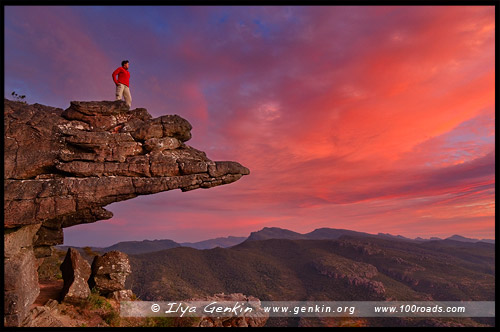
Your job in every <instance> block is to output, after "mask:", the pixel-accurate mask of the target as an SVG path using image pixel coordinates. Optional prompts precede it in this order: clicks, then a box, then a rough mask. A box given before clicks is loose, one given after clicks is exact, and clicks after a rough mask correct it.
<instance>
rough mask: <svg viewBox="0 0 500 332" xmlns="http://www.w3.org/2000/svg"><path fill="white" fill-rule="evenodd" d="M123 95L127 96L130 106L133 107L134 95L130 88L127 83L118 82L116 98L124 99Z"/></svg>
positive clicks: (126, 99)
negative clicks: (131, 93)
mask: <svg viewBox="0 0 500 332" xmlns="http://www.w3.org/2000/svg"><path fill="white" fill-rule="evenodd" d="M122 97H124V98H125V102H126V103H127V105H128V107H131V106H132V96H131V95H130V89H129V88H128V86H126V85H125V84H121V83H118V85H117V86H116V100H122Z"/></svg>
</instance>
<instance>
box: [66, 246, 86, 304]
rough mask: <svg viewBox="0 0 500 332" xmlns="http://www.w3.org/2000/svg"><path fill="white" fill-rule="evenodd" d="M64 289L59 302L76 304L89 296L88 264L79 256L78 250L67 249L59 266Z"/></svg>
mask: <svg viewBox="0 0 500 332" xmlns="http://www.w3.org/2000/svg"><path fill="white" fill-rule="evenodd" d="M61 272H62V277H63V279H64V287H63V290H62V294H61V301H66V302H78V301H82V300H86V299H87V297H88V296H89V295H90V288H89V284H88V280H89V278H90V264H89V263H88V262H87V261H86V260H85V259H84V258H83V257H82V256H81V255H80V253H79V252H78V250H76V249H74V248H69V249H68V252H67V254H66V257H65V258H64V261H63V262H62V264H61Z"/></svg>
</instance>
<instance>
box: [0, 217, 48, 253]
mask: <svg viewBox="0 0 500 332" xmlns="http://www.w3.org/2000/svg"><path fill="white" fill-rule="evenodd" d="M40 226H41V225H40V224H35V225H29V226H25V227H17V228H11V229H6V230H5V232H4V241H3V242H4V256H5V257H12V256H14V255H16V254H17V253H19V251H20V250H21V249H22V248H29V247H32V246H33V240H34V237H35V235H36V233H37V232H38V229H39V228H40Z"/></svg>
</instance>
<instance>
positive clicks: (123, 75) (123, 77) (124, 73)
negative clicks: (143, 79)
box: [113, 67, 130, 86]
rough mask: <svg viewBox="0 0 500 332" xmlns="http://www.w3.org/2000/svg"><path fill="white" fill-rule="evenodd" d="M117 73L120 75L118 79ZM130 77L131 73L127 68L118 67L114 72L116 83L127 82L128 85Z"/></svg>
mask: <svg viewBox="0 0 500 332" xmlns="http://www.w3.org/2000/svg"><path fill="white" fill-rule="evenodd" d="M116 75H118V80H117V79H116ZM129 79H130V73H129V71H128V70H127V69H125V68H123V67H118V68H117V69H116V70H115V71H114V72H113V81H115V84H118V83H121V84H125V85H126V86H128V80H129Z"/></svg>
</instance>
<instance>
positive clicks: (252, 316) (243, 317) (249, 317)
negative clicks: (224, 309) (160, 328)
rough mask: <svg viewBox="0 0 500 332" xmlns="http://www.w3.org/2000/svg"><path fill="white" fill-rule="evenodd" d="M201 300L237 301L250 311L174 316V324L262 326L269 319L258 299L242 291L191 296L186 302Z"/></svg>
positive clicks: (179, 325)
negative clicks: (250, 309) (249, 308)
mask: <svg viewBox="0 0 500 332" xmlns="http://www.w3.org/2000/svg"><path fill="white" fill-rule="evenodd" d="M198 301H200V302H203V303H212V302H217V303H218V304H223V303H236V302H237V303H239V304H242V305H243V306H244V307H247V305H246V304H251V305H248V307H251V308H252V309H253V310H252V311H251V312H245V311H242V312H239V311H237V312H236V313H231V314H230V315H228V314H224V315H222V314H217V313H215V314H209V313H207V314H206V315H203V316H201V317H197V319H192V318H186V317H175V319H174V326H178V327H262V326H264V325H265V324H266V322H267V320H268V319H269V313H268V312H265V311H264V310H263V309H262V308H261V306H260V300H259V299H258V298H256V297H253V296H245V295H244V294H242V293H233V294H224V293H220V294H215V295H213V296H207V297H204V298H192V299H189V300H186V302H198Z"/></svg>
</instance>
